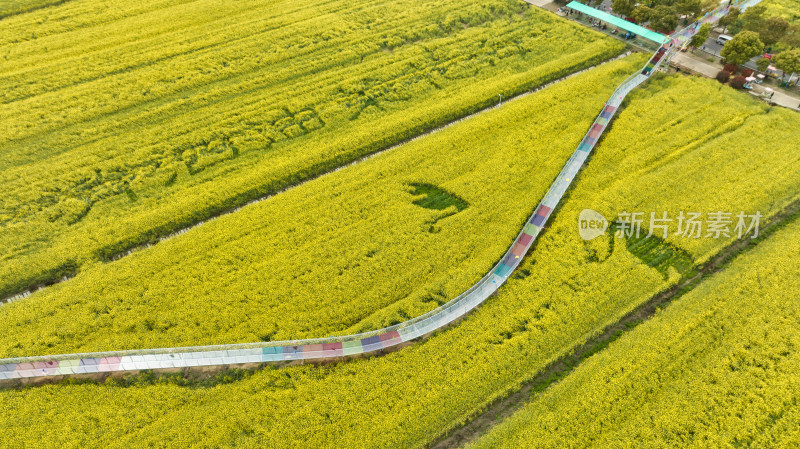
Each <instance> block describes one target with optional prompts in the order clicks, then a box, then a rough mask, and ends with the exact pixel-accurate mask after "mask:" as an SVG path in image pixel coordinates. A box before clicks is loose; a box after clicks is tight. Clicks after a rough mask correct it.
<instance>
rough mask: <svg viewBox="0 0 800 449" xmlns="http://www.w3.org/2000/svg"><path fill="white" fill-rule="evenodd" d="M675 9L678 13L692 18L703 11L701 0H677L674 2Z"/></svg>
mask: <svg viewBox="0 0 800 449" xmlns="http://www.w3.org/2000/svg"><path fill="white" fill-rule="evenodd" d="M675 10H676V11H677V13H678V14H682V15H685V16H688V17H689V18H690V19H692V20H693V19H694V18H695V17H697V16H698V15H700V13H701V12H702V11H703V2H702V0H678V1H677V2H676V3H675Z"/></svg>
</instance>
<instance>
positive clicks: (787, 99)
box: [672, 53, 800, 110]
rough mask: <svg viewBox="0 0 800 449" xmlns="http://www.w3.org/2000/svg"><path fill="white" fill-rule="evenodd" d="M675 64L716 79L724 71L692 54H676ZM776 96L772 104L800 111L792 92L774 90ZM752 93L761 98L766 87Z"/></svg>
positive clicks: (799, 102)
mask: <svg viewBox="0 0 800 449" xmlns="http://www.w3.org/2000/svg"><path fill="white" fill-rule="evenodd" d="M672 60H673V62H674V64H676V65H678V66H680V67H683V68H686V69H689V70H691V71H693V72H696V73H700V74H702V75H704V76H707V77H709V78H715V77H716V76H717V73H719V71H720V70H722V65H721V64H717V63H713V62H709V61H706V60H704V59H703V58H700V57H698V56H695V55H693V54H691V53H679V54H676V55H675V57H674V58H673V59H672ZM774 91H775V94H774V95H773V97H772V98H771V100H770V101H771V102H772V103H775V104H777V105H779V106H783V107H786V108H789V109H795V110H797V109H798V105H800V96H798V95H795V94H793V93H791V92H786V91H784V90H783V89H780V88H774ZM749 92H751V93H754V94H756V95H757V96H761V95H762V94H763V93H764V87H763V86H761V85H758V84H755V85H754V86H753V89H752V90H751V91H749Z"/></svg>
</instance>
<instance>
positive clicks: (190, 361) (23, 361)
mask: <svg viewBox="0 0 800 449" xmlns="http://www.w3.org/2000/svg"><path fill="white" fill-rule="evenodd" d="M759 1H760V0H750V1H747V2H745V3H743V4H742V7H743V8H746V7H748V6H752V5H754V4H756V3H758V2H759ZM727 11H728V9H727V7H720V8H718V9H717V10H715V11H713V12H712V13H709V14H706V15H705V16H704V17H703V18H702V19H700V20H699V21H698V22H696V23H694V24H691V25H689V26H688V27H687V28H685V29H683V30H680V31H678V32H676V33H674V34H672V35H670V36H669V40H668V41H667V42H666V43H664V45H662V46H661V47H660V48H659V49H658V50H657V51H656V52H655V53H654V54H653V56H652V57H651V58H650V60H649V61H648V62H647V64H646V65H645V66H644V67H643V68H642V69H641V70H640V71H638V72H636V73H635V74H633V75H632V76H630V77H629V78H628V79H626V80H625V81H623V82H622V84H620V85H619V87H617V89H616V90H615V91H614V93H613V94H612V95H611V98H609V100H608V101H607V102H606V103H605V105H604V106H603V109H602V110H601V111H600V114H599V115H598V116H597V118H596V119H595V121H594V123H593V124H592V126H591V127H590V128H589V131H588V132H587V133H586V135H585V136H584V138H583V140H581V142H580V144H579V145H578V147H577V148H576V149H575V151H574V152H573V153H572V155H571V156H570V158H569V159H568V160H567V162H566V164H565V165H564V167H563V168H562V169H561V172H560V173H559V174H558V176H557V177H556V178H555V180H554V181H553V183H552V185H551V186H550V189H549V190H548V191H547V193H546V194H545V195H544V197H543V199H542V201H541V202H540V203H539V205H538V206H537V207H536V209H535V211H534V212H533V214H532V215H531V216H530V218H529V219H528V221H527V222H526V224H525V227H523V228H522V230H521V231H520V233H519V235H517V238H516V239H515V240H514V243H513V244H512V245H511V247H510V248H509V249H508V251H507V252H506V253H505V255H504V256H503V258H502V259H500V262H498V263H497V265H495V266H494V268H492V270H491V271H490V272H489V273H488V274H486V276H484V277H483V278H482V279H481V280H479V281H478V282H477V283H476V284H475V285H473V286H472V287H470V288H469V289H468V290H467V291H465V292H464V293H462V294H460V295H458V296H457V297H456V298H454V299H452V300H451V301H449V302H447V303H446V304H444V305H442V306H440V307H438V308H436V309H434V310H432V311H430V312H428V313H426V314H424V315H421V316H418V317H416V318H413V319H411V320H408V321H406V322H404V323H400V324H397V325H394V326H391V327H387V328H383V329H378V330H375V331H372V332H367V333H362V334H356V335H347V336H341V337H329V338H319V339H308V340H292V341H278V342H262V343H241V344H229V345H215V346H196V347H182V348H160V349H142V350H128V351H114V352H95V353H83V354H62V355H51V356H37V357H22V358H14V359H0V381H2V380H12V379H24V378H37V377H57V376H69V375H76V374H92V373H105V372H121V371H136V370H143V369H174V368H187V367H201V366H206V367H207V366H222V365H237V364H246V363H265V362H266V363H283V362H287V361H293V360H315V359H316V360H319V359H335V358H338V357H346V356H353V355H358V354H366V353H371V352H376V351H380V350H383V349H387V348H391V347H393V346H397V345H400V344H403V343H406V342H409V341H412V340H414V339H417V338H419V337H422V336H425V335H427V334H430V333H431V332H433V331H435V330H437V329H440V328H442V327H444V326H446V325H448V324H449V323H451V322H453V321H455V320H456V319H458V318H461V317H462V316H464V315H466V314H467V313H469V312H470V311H471V310H472V309H474V308H475V307H477V306H478V305H480V304H481V303H483V302H484V301H486V299H488V298H489V296H490V295H492V294H493V293H494V292H496V291H497V289H498V288H500V286H501V285H503V284H504V283H505V282H506V280H507V279H508V277H509V276H510V275H511V273H512V272H513V271H514V270H515V269H516V268H517V266H518V265H519V264H520V262H521V261H522V259H523V257H524V256H525V254H526V253H527V252H528V250H529V249H530V247H531V245H532V244H533V242H534V240H536V237H537V236H538V235H539V233H540V232H541V230H542V227H544V225H545V223H547V220H548V218H549V217H550V215H551V214H552V212H553V210H554V209H555V208H556V206H557V205H558V203H559V202H560V201H561V198H562V197H563V196H564V193H565V192H566V190H567V188H568V187H569V186H570V184H571V183H572V181H573V180H574V179H575V176H576V175H577V174H578V171H579V170H580V169H581V167H582V166H583V164H584V162H585V161H586V158H587V157H588V156H589V153H591V151H592V149H593V148H594V146H595V145H596V144H597V142H598V140H599V139H600V136H602V134H603V132H604V131H605V129H606V127H607V126H608V124H609V122H610V121H611V119H612V118H613V117H614V115H615V114H616V112H617V110H618V108H619V106H620V104H622V101H623V100H624V99H625V97H626V96H627V95H628V93H630V91H631V90H633V89H634V88H636V87H637V86H639V85H641V84H642V83H644V82H645V81H646V80H647V79H649V77H650V76H651V75H652V74H653V73H654V72H655V71H656V70H657V69H658V67H659V66H661V65H662V64H664V63H665V62H668V61H669V59H670V58H672V56H673V55H674V54H675V52H676V51H679V49H680V48H681V47H683V46H685V45H686V44H688V42H689V40H690V39H691V37H692V36H693V35H694V33H695V31H696V28H699V24H701V23H704V22H711V23H714V22H716V21H718V20H719V18H720V17H722V16H724V15H725V14H727Z"/></svg>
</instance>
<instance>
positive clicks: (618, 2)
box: [611, 0, 636, 17]
mask: <svg viewBox="0 0 800 449" xmlns="http://www.w3.org/2000/svg"><path fill="white" fill-rule="evenodd" d="M635 8H636V2H635V1H634V0H613V2H612V3H611V9H613V10H614V12H615V13H617V14H621V15H623V16H625V17H630V16H631V15H632V14H633V10H634V9H635Z"/></svg>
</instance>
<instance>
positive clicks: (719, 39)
mask: <svg viewBox="0 0 800 449" xmlns="http://www.w3.org/2000/svg"><path fill="white" fill-rule="evenodd" d="M731 39H733V37H732V36H728V35H727V34H720V35H719V36H717V43H718V44H720V45H725V43H726V42H728V41H729V40H731Z"/></svg>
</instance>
